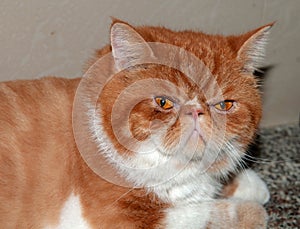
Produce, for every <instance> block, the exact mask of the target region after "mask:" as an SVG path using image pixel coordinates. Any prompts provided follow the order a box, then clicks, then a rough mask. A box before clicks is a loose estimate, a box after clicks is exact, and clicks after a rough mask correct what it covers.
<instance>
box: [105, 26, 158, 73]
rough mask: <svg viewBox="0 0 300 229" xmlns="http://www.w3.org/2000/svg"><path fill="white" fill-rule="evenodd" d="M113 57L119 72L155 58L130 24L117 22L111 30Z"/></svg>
mask: <svg viewBox="0 0 300 229" xmlns="http://www.w3.org/2000/svg"><path fill="white" fill-rule="evenodd" d="M110 40H111V47H112V55H113V58H114V61H115V67H116V69H117V70H122V69H125V68H128V67H130V66H134V65H136V63H138V60H139V59H146V58H148V57H149V58H151V57H153V56H154V55H153V52H152V50H151V48H150V46H149V45H148V44H147V42H146V41H145V40H144V39H143V37H142V36H141V35H140V34H139V33H138V32H137V31H135V29H134V28H133V27H131V26H130V25H129V24H127V23H125V22H122V21H119V20H115V21H114V22H113V24H112V26H111V29H110Z"/></svg>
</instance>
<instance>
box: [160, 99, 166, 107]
mask: <svg viewBox="0 0 300 229" xmlns="http://www.w3.org/2000/svg"><path fill="white" fill-rule="evenodd" d="M160 105H161V106H162V107H163V106H164V105H166V100H165V99H161V100H160Z"/></svg>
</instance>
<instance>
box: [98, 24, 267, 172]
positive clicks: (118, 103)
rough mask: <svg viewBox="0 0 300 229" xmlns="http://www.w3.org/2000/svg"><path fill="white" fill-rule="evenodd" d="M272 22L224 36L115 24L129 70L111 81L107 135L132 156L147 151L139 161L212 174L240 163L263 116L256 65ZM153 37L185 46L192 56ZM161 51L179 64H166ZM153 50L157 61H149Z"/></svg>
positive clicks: (103, 109) (102, 103) (120, 63)
mask: <svg viewBox="0 0 300 229" xmlns="http://www.w3.org/2000/svg"><path fill="white" fill-rule="evenodd" d="M269 27H270V26H266V27H262V28H260V29H257V30H255V31H252V32H249V33H247V34H244V35H241V36H237V37H233V36H231V37H220V36H208V35H205V34H202V33H195V32H177V33H176V32H172V31H170V30H166V29H162V28H147V27H142V28H139V29H137V31H138V32H139V33H138V32H137V31H135V30H134V29H133V28H132V27H130V26H129V25H127V24H124V23H120V22H117V23H115V24H113V26H112V28H111V41H112V42H111V44H112V55H113V58H114V62H115V68H116V69H117V70H121V71H120V72H118V73H117V74H115V75H114V76H113V77H112V78H110V79H109V80H108V81H107V82H106V83H105V85H104V87H103V89H102V91H101V95H100V97H99V99H98V103H97V108H98V113H97V114H98V115H99V116H100V120H101V121H100V122H101V125H102V126H103V132H102V134H103V135H105V139H106V140H108V141H109V142H110V144H111V146H112V147H113V148H114V150H115V151H117V152H118V154H119V155H121V157H123V158H125V159H126V160H129V161H134V158H136V157H139V160H138V162H139V163H141V164H140V165H136V168H143V166H145V168H147V166H150V167H152V166H155V165H156V164H160V163H162V162H163V163H168V162H170V163H173V164H174V165H175V167H178V168H183V167H185V166H194V165H197V166H200V167H201V168H202V169H205V170H206V171H208V172H211V173H221V172H222V170H223V171H227V170H229V169H232V168H233V167H234V166H235V164H237V163H238V161H239V160H240V158H241V156H242V153H243V151H244V150H245V148H246V147H247V145H248V144H249V143H250V142H251V140H252V138H253V136H254V134H255V131H256V128H257V126H258V123H259V120H260V117H261V99H260V94H259V91H258V89H257V82H256V79H255V78H254V77H253V76H252V72H253V69H255V67H256V61H257V60H256V57H257V56H259V55H260V54H261V52H262V50H263V47H262V44H261V42H262V41H263V40H264V39H265V36H266V34H267V31H268V29H269ZM146 41H147V42H159V43H160V45H161V44H163V43H169V44H172V45H175V46H176V47H179V48H184V51H183V49H182V50H181V51H182V52H186V53H188V54H187V55H191V56H192V57H191V58H187V56H186V55H181V51H180V50H179V51H178V50H177V49H176V48H175V49H172V47H171V49H169V47H168V51H166V50H164V48H157V47H154V46H152V45H151V44H147V43H146ZM161 52H165V53H166V52H167V55H164V57H163V58H165V59H168V57H169V59H171V61H170V63H175V64H174V65H173V66H170V65H168V64H166V63H160V62H159V60H160V58H159V57H158V56H162V55H163V54H162V53H161ZM148 57H149V58H150V60H155V61H153V62H151V61H149V62H150V63H149V62H143V59H145V58H146V59H147V58H148ZM151 58H153V59H151ZM193 58H196V59H199V62H197V63H195V62H193V61H192V59H193ZM141 59H142V61H141V62H139V60H141ZM154 62H155V63H154ZM191 62H193V63H191ZM128 63H129V64H128ZM171 65H172V64H171ZM197 65H202V66H201V67H199V66H198V67H199V68H198V67H197ZM174 66H175V67H174ZM184 68H185V69H186V71H183V70H184ZM191 69H192V70H191ZM191 72H192V75H193V76H192V77H191V76H190V75H189V73H191ZM131 166H132V164H131ZM200 167H199V168H200Z"/></svg>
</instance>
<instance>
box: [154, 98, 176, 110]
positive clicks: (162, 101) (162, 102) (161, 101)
mask: <svg viewBox="0 0 300 229" xmlns="http://www.w3.org/2000/svg"><path fill="white" fill-rule="evenodd" d="M155 102H156V103H157V105H158V106H160V107H161V108H162V109H164V110H168V109H171V108H173V106H174V103H173V102H172V101H171V100H169V99H167V98H165V97H156V98H155Z"/></svg>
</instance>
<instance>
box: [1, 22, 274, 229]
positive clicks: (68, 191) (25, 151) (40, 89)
mask: <svg viewBox="0 0 300 229" xmlns="http://www.w3.org/2000/svg"><path fill="white" fill-rule="evenodd" d="M272 25H273V24H272V23H271V24H268V25H265V26H262V27H260V28H258V29H255V30H252V31H250V32H247V33H245V34H242V35H237V36H223V35H208V34H205V33H202V32H195V31H189V30H186V31H172V30H169V29H167V28H164V27H150V26H141V27H134V26H132V25H130V24H128V23H126V22H123V21H120V20H117V19H114V20H113V23H112V25H111V28H110V40H111V43H110V45H108V46H105V47H104V48H102V49H100V50H98V51H97V52H96V55H95V57H93V58H92V59H91V60H90V61H89V62H88V66H87V67H86V69H87V71H86V73H85V75H84V76H83V77H82V78H76V79H65V78H58V77H53V76H50V77H45V78H41V79H35V80H17V81H10V82H2V83H1V84H0V101H1V108H0V109H1V112H0V122H1V125H0V134H1V135H0V136H1V137H0V184H1V189H0V203H1V204H0V225H1V228H149V229H150V228H197V229H200V228H239V229H240V228H247V229H248V228H266V225H267V218H268V217H267V213H266V211H265V209H264V208H263V206H262V205H263V204H265V203H266V202H267V201H268V199H269V192H268V189H267V187H266V185H265V183H264V182H263V181H262V180H261V179H260V178H259V176H258V175H257V174H256V173H255V172H254V171H252V170H251V169H244V170H238V169H237V168H238V166H242V158H243V155H244V154H245V152H246V150H247V147H248V145H249V144H250V143H251V142H252V141H253V138H254V136H255V133H256V131H257V128H258V125H259V121H260V118H261V113H262V112H261V106H262V105H261V96H260V92H259V90H258V82H257V79H256V78H255V77H254V76H253V72H254V70H255V69H257V67H259V65H260V64H261V58H262V57H263V55H264V49H265V44H266V40H267V38H268V35H269V31H270V28H271V27H272ZM232 174H236V176H234V178H233V180H232V181H231V182H227V184H226V185H223V181H224V180H228V179H229V177H230V176H231V175H232Z"/></svg>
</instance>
